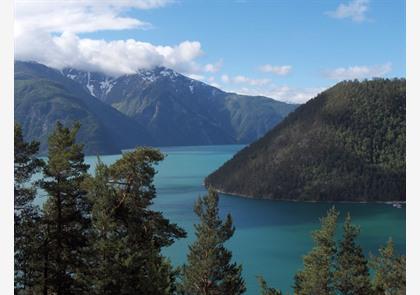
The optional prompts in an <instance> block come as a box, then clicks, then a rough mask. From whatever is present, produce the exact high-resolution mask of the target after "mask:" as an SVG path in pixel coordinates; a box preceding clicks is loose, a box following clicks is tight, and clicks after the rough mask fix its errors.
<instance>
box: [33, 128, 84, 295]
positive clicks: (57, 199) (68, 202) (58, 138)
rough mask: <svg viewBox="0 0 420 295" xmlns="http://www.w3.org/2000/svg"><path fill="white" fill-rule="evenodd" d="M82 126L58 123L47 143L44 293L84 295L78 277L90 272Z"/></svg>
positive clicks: (44, 183) (43, 183)
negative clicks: (79, 140)
mask: <svg viewBox="0 0 420 295" xmlns="http://www.w3.org/2000/svg"><path fill="white" fill-rule="evenodd" d="M79 128H80V126H79V125H78V124H75V126H74V127H73V128H72V129H68V128H65V127H63V125H62V124H60V123H57V125H56V128H55V131H54V133H53V134H52V135H51V136H50V138H49V141H48V144H49V145H48V162H47V164H46V165H45V167H44V171H43V172H44V178H43V180H42V182H41V188H42V189H44V190H45V191H46V192H47V194H48V199H47V201H46V202H45V204H44V208H43V219H42V225H43V229H42V230H43V232H44V245H43V249H42V251H43V253H44V258H43V259H44V261H43V264H44V278H43V280H44V282H43V284H44V286H43V289H44V292H48V293H50V292H52V293H56V294H83V293H84V292H86V291H87V288H88V287H87V286H85V285H83V284H81V282H80V281H79V280H78V276H79V275H80V273H81V272H83V271H84V270H86V269H87V265H86V263H85V262H86V259H85V257H84V249H85V247H86V246H87V233H88V229H89V226H90V218H89V209H90V208H89V204H88V202H87V199H86V191H85V190H84V189H83V188H82V186H81V185H82V183H83V181H84V180H85V178H86V176H87V169H88V168H89V166H88V165H87V164H85V163H84V154H83V145H81V144H77V143H76V134H77V131H78V130H79Z"/></svg>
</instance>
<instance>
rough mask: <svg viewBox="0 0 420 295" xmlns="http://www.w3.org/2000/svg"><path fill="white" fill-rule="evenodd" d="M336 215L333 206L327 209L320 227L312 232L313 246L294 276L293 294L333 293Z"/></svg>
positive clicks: (320, 294) (322, 294)
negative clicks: (301, 267) (301, 268)
mask: <svg viewBox="0 0 420 295" xmlns="http://www.w3.org/2000/svg"><path fill="white" fill-rule="evenodd" d="M338 215H339V213H338V211H337V210H336V209H335V208H334V207H333V208H332V209H330V210H328V212H327V215H326V216H325V217H323V218H321V228H320V229H319V230H316V231H315V232H314V233H313V234H312V236H313V239H314V242H315V246H314V248H313V249H312V250H311V251H310V252H309V253H308V254H307V255H306V256H304V257H303V270H301V271H299V272H298V273H297V274H296V276H295V285H294V291H295V294H298V295H314V294H317V295H330V294H334V291H333V261H334V260H333V259H334V256H335V253H336V243H335V240H334V235H335V231H336V227H337V218H338Z"/></svg>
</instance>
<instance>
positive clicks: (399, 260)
mask: <svg viewBox="0 0 420 295" xmlns="http://www.w3.org/2000/svg"><path fill="white" fill-rule="evenodd" d="M370 266H371V268H372V269H373V271H374V273H375V276H374V279H373V288H374V293H373V294H375V295H403V294H405V281H406V279H405V256H398V255H396V254H395V253H394V243H393V241H392V239H389V240H388V243H387V244H386V245H385V246H384V247H382V248H380V249H379V255H378V256H376V257H375V256H373V257H372V258H371V261H370Z"/></svg>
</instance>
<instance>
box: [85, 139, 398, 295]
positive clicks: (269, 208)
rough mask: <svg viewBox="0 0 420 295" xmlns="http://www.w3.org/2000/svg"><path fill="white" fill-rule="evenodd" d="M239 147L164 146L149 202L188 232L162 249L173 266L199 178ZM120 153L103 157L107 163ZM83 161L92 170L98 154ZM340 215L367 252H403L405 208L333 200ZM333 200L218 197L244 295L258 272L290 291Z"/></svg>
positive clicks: (179, 258)
mask: <svg viewBox="0 0 420 295" xmlns="http://www.w3.org/2000/svg"><path fill="white" fill-rule="evenodd" d="M242 147H243V146H240V145H230V146H201V147H172V148H163V149H162V151H163V152H164V153H165V154H166V155H167V157H166V158H165V160H164V161H163V162H162V163H161V164H159V166H158V171H159V172H158V174H157V175H156V182H155V183H156V188H157V198H156V199H155V204H154V205H153V206H154V208H155V209H156V210H159V211H162V212H163V213H164V215H165V216H166V217H167V218H169V219H170V220H171V222H175V223H178V224H179V225H180V226H182V227H183V228H184V229H185V230H187V232H188V237H187V238H186V239H183V240H180V241H178V242H176V243H175V244H174V245H172V246H171V247H169V248H167V249H165V251H164V253H165V255H167V256H168V257H170V259H171V261H172V262H173V264H175V265H180V264H182V263H183V262H184V261H185V260H186V255H187V249H188V248H187V247H188V244H189V243H191V242H192V241H193V240H194V230H193V224H194V223H195V222H197V219H196V217H195V215H194V213H193V204H194V202H195V200H196V198H197V197H198V196H199V195H203V194H205V192H206V191H205V188H204V187H203V185H202V183H203V179H204V177H205V176H206V175H208V174H209V173H210V172H212V171H213V170H215V169H216V168H217V167H219V166H220V165H221V164H223V163H224V162H225V161H226V160H228V159H229V158H231V157H232V156H233V154H234V153H235V152H237V151H238V150H239V149H241V148H242ZM119 157H120V156H119V155H118V156H103V157H101V159H102V161H104V162H105V163H107V164H110V163H112V162H114V161H115V160H116V159H118V158H119ZM86 161H87V162H88V163H89V164H91V165H92V166H91V171H93V169H94V163H95V162H96V157H87V159H86ZM334 205H335V206H336V207H337V208H338V209H339V210H340V212H341V213H342V214H341V215H342V217H343V216H344V214H345V213H346V212H350V213H351V215H352V218H353V222H354V223H355V224H358V225H360V226H361V227H362V231H361V236H360V239H359V242H360V243H361V245H362V246H363V248H364V249H365V250H366V253H368V252H369V251H370V252H373V253H376V251H377V249H378V247H379V246H380V245H382V244H384V243H385V242H386V241H387V239H388V237H389V236H392V237H393V239H394V241H395V242H396V247H397V249H398V250H399V251H400V252H401V253H405V208H403V209H396V208H393V207H392V206H390V205H386V204H350V203H348V204H334ZM331 206H332V204H331V203H300V202H299V203H298V202H281V201H268V200H253V199H245V198H240V197H233V196H227V195H221V198H220V210H221V214H222V215H226V214H227V213H228V212H230V213H231V214H232V215H233V220H234V224H235V227H236V232H235V235H234V236H233V238H232V239H231V240H230V241H229V242H228V244H227V246H228V247H229V248H230V249H231V250H232V251H233V254H234V259H235V261H237V262H238V263H241V264H242V265H243V276H244V278H245V281H246V284H247V289H248V291H247V294H258V284H257V280H256V276H258V275H263V276H264V277H265V279H266V280H267V281H268V283H269V284H270V285H271V286H273V287H278V288H281V289H282V290H283V291H286V290H290V288H291V285H292V284H293V276H294V274H295V272H296V271H297V270H298V269H299V268H300V267H301V266H302V260H301V258H302V255H304V254H305V253H306V252H307V251H308V250H310V249H311V247H312V240H311V236H310V233H311V231H313V230H314V229H316V228H317V227H318V225H319V217H321V216H322V215H324V214H325V212H326V210H327V209H328V208H330V207H331Z"/></svg>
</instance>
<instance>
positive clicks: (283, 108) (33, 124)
mask: <svg viewBox="0 0 420 295" xmlns="http://www.w3.org/2000/svg"><path fill="white" fill-rule="evenodd" d="M297 106H298V105H296V104H288V103H284V102H280V101H276V100H273V99H271V98H267V97H262V96H246V95H238V94H235V93H227V92H224V91H222V90H220V89H218V88H215V87H212V86H210V85H207V84H205V83H203V82H199V81H196V80H193V79H190V78H188V77H186V76H184V75H181V74H180V73H177V72H175V71H173V70H171V69H168V68H163V67H156V68H153V69H150V70H138V72H137V73H135V74H131V75H123V76H120V77H116V78H114V77H109V76H107V75H105V74H102V73H97V72H86V71H80V70H76V69H70V68H68V69H64V70H61V71H59V70H55V69H52V68H49V67H47V66H45V65H42V64H39V63H34V62H22V61H16V62H15V119H16V121H17V122H19V123H21V125H22V126H23V130H24V133H25V134H26V137H27V138H28V139H37V140H40V142H41V153H45V152H46V147H47V137H48V134H50V132H51V131H52V128H53V126H54V124H55V122H56V121H57V120H60V121H62V122H63V123H64V124H66V125H68V124H71V123H72V122H73V121H75V120H78V121H80V122H81V123H82V128H81V132H80V136H79V137H80V138H79V139H80V141H81V142H83V143H85V147H86V148H85V151H86V153H87V154H95V153H99V154H103V153H118V152H120V150H121V149H126V148H132V147H134V146H136V145H154V146H168V145H213V144H235V143H250V142H252V141H254V140H256V139H258V138H260V137H261V136H263V135H264V134H265V133H266V132H267V131H268V130H270V129H271V128H272V127H273V126H275V125H276V124H277V123H278V122H279V121H281V120H282V119H283V118H284V117H286V116H287V114H288V113H290V112H291V111H293V110H294V109H295V108H296V107H297Z"/></svg>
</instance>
